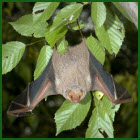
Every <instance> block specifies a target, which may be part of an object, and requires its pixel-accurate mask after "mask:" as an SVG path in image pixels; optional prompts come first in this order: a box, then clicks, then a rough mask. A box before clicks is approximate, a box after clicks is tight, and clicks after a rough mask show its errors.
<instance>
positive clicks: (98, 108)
mask: <svg viewBox="0 0 140 140" xmlns="http://www.w3.org/2000/svg"><path fill="white" fill-rule="evenodd" d="M93 94H94V92H93ZM94 103H95V108H94V110H93V112H92V116H91V118H90V120H89V124H88V129H87V132H86V138H103V137H104V135H103V132H105V133H106V134H107V135H108V137H109V138H113V137H114V136H113V131H114V130H113V121H114V117H115V112H116V111H117V110H118V109H119V107H120V105H116V106H115V108H113V109H111V107H112V102H111V101H110V100H109V99H108V98H107V97H106V96H103V98H102V101H101V100H98V99H97V97H96V95H94Z"/></svg>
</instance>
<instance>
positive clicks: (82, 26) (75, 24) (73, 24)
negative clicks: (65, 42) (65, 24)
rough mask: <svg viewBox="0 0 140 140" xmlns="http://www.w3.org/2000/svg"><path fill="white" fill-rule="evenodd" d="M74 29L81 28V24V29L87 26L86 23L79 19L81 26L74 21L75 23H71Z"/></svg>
mask: <svg viewBox="0 0 140 140" xmlns="http://www.w3.org/2000/svg"><path fill="white" fill-rule="evenodd" d="M69 26H70V27H71V28H72V29H73V30H79V26H80V29H83V28H84V27H85V25H84V24H83V22H82V21H79V26H78V25H77V22H74V23H71V24H70V25H69Z"/></svg>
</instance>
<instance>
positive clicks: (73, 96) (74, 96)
mask: <svg viewBox="0 0 140 140" xmlns="http://www.w3.org/2000/svg"><path fill="white" fill-rule="evenodd" d="M84 96H85V93H84V92H83V91H82V90H79V91H77V92H74V91H72V90H68V91H67V92H66V99H68V100H69V101H71V102H73V103H77V102H79V101H80V100H82V99H83V97H84Z"/></svg>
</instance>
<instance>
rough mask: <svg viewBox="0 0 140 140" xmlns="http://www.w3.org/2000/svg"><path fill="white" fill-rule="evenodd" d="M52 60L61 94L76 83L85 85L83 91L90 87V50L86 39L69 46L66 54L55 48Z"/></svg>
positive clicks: (57, 86) (57, 88)
mask: <svg viewBox="0 0 140 140" xmlns="http://www.w3.org/2000/svg"><path fill="white" fill-rule="evenodd" d="M52 62H53V68H54V73H55V86H56V90H57V92H58V93H59V94H63V95H64V92H65V91H66V89H67V88H70V87H72V86H74V85H77V86H79V87H81V88H83V87H84V88H85V89H83V92H84V91H88V90H89V89H90V86H91V79H90V71H89V52H88V48H87V46H86V44H85V42H84V40H83V41H82V43H80V44H78V45H76V46H74V47H68V49H67V52H66V53H65V54H64V55H61V54H60V53H58V52H57V50H56V49H54V53H53V56H52ZM79 90H80V89H79ZM78 92H79V91H77V93H78ZM75 93H76V92H75Z"/></svg>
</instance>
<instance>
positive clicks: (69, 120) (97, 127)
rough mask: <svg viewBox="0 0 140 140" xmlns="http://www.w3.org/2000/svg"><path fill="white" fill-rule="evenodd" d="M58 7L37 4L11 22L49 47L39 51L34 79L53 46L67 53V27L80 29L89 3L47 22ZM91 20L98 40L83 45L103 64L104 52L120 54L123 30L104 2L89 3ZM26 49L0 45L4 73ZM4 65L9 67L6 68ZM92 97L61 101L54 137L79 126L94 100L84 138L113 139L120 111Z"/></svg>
mask: <svg viewBox="0 0 140 140" xmlns="http://www.w3.org/2000/svg"><path fill="white" fill-rule="evenodd" d="M59 4H60V3H59V2H37V3H35V5H34V7H33V12H32V14H29V15H25V16H22V17H21V18H19V20H17V21H15V22H10V24H11V25H12V26H13V28H14V29H15V30H16V31H17V32H18V33H19V34H21V35H23V36H27V37H31V36H33V37H35V38H40V37H43V38H45V39H46V42H47V44H48V45H46V44H45V45H43V47H42V49H41V51H40V54H39V57H38V60H37V65H36V69H35V71H34V79H37V78H38V77H39V76H40V74H41V73H42V72H43V70H44V69H45V67H46V66H47V64H48V62H49V60H50V58H51V55H52V53H53V46H54V45H55V44H56V46H57V51H58V52H59V53H60V54H62V55H63V54H64V53H65V52H66V50H67V47H68V43H67V41H66V40H65V35H66V33H67V32H68V31H69V30H68V28H67V27H70V28H71V29H73V30H79V26H78V25H77V22H76V20H77V18H78V17H79V16H80V14H81V12H82V10H83V7H84V6H85V5H86V4H89V3H83V4H81V3H71V4H69V5H67V6H65V7H64V8H62V9H61V10H60V11H59V12H58V14H57V15H56V16H55V17H54V20H53V23H50V22H49V19H50V18H51V16H52V15H53V13H54V12H55V10H56V9H57V7H58V6H59ZM91 17H92V20H93V22H94V25H95V33H96V36H97V38H96V37H95V36H93V35H90V36H88V37H87V39H86V44H87V46H88V48H89V50H90V51H91V53H92V54H94V55H95V57H96V58H97V59H98V60H99V61H100V62H101V63H102V64H104V61H105V50H107V51H108V52H109V53H110V54H113V53H114V54H115V55H117V53H118V52H119V50H120V48H121V45H122V42H123V40H124V37H125V35H124V34H125V29H124V26H123V23H122V22H121V21H120V20H119V18H118V17H117V15H116V13H114V12H113V11H112V10H111V9H110V8H109V7H108V6H107V5H106V4H105V3H103V2H102V3H98V2H93V3H92V6H91ZM79 23H80V28H81V29H82V28H84V27H85V25H84V23H82V21H80V22H79ZM17 43H18V44H17ZM9 44H10V45H9ZM25 46H26V45H25V44H23V43H21V42H14V43H13V44H11V42H8V43H7V44H5V45H3V48H2V49H3V50H2V52H3V53H2V58H3V59H2V63H3V65H2V72H3V74H6V73H7V72H9V71H11V70H12V69H13V68H14V67H15V66H16V65H17V64H18V62H19V61H20V59H21V57H22V55H23V53H24V50H25ZM10 47H12V48H13V50H12V57H10V56H11V48H10ZM17 55H18V56H17ZM7 56H8V60H7ZM13 62H14V63H13ZM7 65H8V66H9V67H8V68H7ZM92 95H93V96H90V93H88V95H87V97H86V98H85V99H84V100H83V101H81V102H80V103H77V104H74V103H71V102H69V101H64V103H63V104H62V106H61V107H60V108H59V109H58V110H57V112H56V113H55V122H56V127H57V132H56V135H58V134H59V133H60V132H62V131H64V130H69V129H72V128H75V127H76V126H79V125H80V124H81V123H82V121H83V120H84V119H85V118H86V116H87V113H88V111H89V109H90V106H91V100H92V97H93V99H94V104H95V106H94V108H93V111H92V115H91V117H90V120H89V123H88V129H87V131H86V137H90V138H98V137H101V138H102V137H105V136H104V135H103V133H104V132H105V133H106V135H107V137H110V138H111V137H114V134H113V133H114V129H113V122H114V117H115V112H116V111H117V110H118V109H119V105H117V106H115V108H114V109H111V106H112V103H111V101H109V100H108V98H106V97H105V96H103V98H101V99H99V100H97V95H96V94H95V93H94V92H93V94H92Z"/></svg>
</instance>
